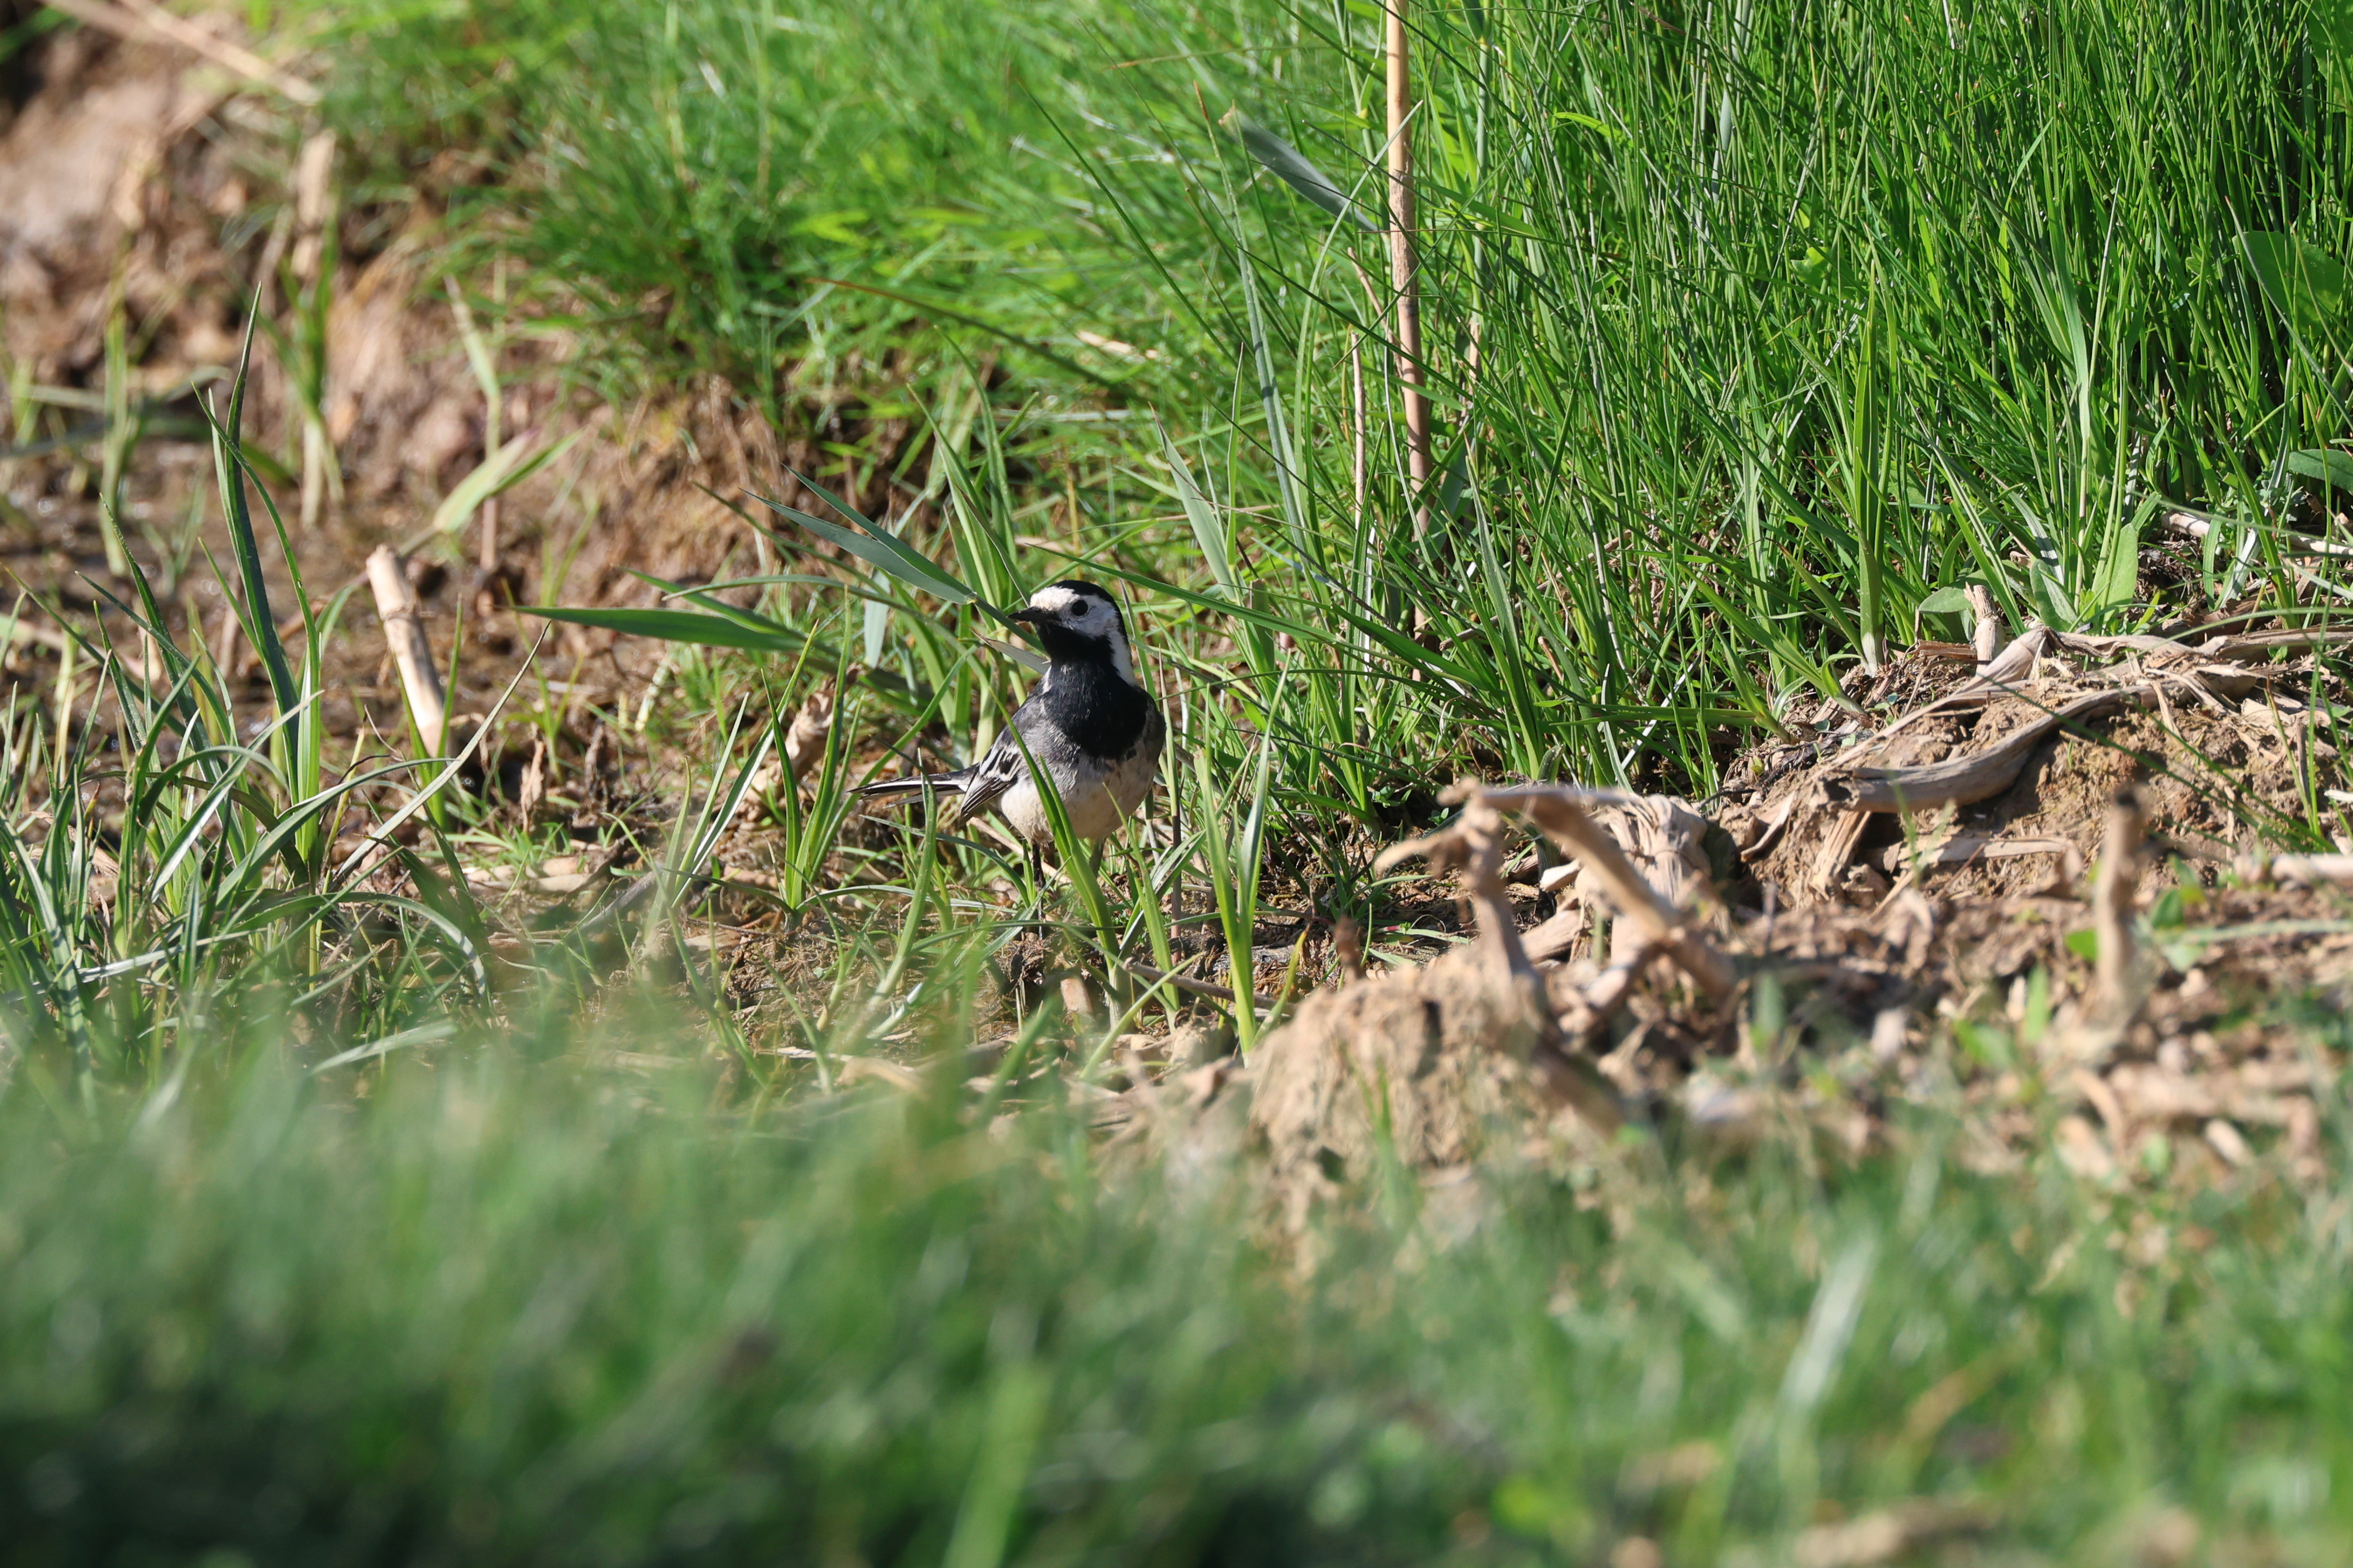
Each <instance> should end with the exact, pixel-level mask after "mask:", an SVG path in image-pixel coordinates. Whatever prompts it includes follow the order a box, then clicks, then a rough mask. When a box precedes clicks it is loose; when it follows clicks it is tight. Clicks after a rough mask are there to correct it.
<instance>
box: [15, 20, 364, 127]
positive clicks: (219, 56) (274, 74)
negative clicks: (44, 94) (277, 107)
mask: <svg viewBox="0 0 2353 1568" xmlns="http://www.w3.org/2000/svg"><path fill="white" fill-rule="evenodd" d="M49 3H50V5H52V6H54V7H55V8H56V9H58V10H59V11H63V12H64V13H65V14H66V15H67V16H71V17H72V18H74V20H76V21H78V22H80V23H81V24H83V25H84V26H91V27H96V28H99V29H100V31H103V32H108V33H112V34H113V35H114V36H115V37H118V38H136V37H140V36H141V35H142V34H153V36H154V37H159V38H164V39H168V40H170V41H171V42H173V43H175V44H177V45H179V46H180V47H182V48H184V49H186V50H187V51H188V52H189V53H191V54H195V55H201V56H203V57H204V58H206V59H208V60H210V61H212V62H213V63H214V64H215V65H217V66H222V67H225V68H227V69H228V70H230V71H233V72H235V73H236V74H237V75H238V76H241V77H244V78H245V79H247V80H248V81H252V82H257V83H259V84H260V85H261V86H263V87H266V88H268V89H270V90H271V91H272V92H275V93H277V94H278V95H279V96H280V97H281V98H286V99H290V100H293V101H294V102H296V103H300V104H303V105H305V106H308V105H311V104H315V103H317V102H318V101H319V89H317V88H315V87H313V86H311V84H310V83H309V82H307V81H304V80H302V79H300V78H299V77H290V76H288V75H287V74H286V73H285V72H283V71H281V70H280V69H278V68H276V67H275V66H272V65H271V64H270V63H269V61H268V60H265V59H263V58H261V57H260V56H259V55H257V54H255V53H254V52H253V51H252V50H250V49H248V48H243V47H239V46H237V45H236V44H232V43H230V42H229V41H228V40H227V38H222V37H216V36H215V35H213V34H212V33H210V32H207V31H206V29H205V28H203V27H202V26H198V25H197V24H196V23H194V22H191V21H188V20H186V19H185V18H184V17H181V16H174V15H173V14H172V13H171V12H169V11H166V10H165V9H164V7H163V6H161V5H156V4H155V0H49Z"/></svg>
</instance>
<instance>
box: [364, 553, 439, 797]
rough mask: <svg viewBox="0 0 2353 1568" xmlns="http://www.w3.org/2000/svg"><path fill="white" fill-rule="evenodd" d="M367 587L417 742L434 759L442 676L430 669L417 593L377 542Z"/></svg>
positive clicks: (394, 557)
mask: <svg viewBox="0 0 2353 1568" xmlns="http://www.w3.org/2000/svg"><path fill="white" fill-rule="evenodd" d="M367 574H368V586H369V587H370V588H372V589H374V590H375V613H376V616H377V618H378V619H380V620H382V621H383V622H384V640H385V647H387V648H389V649H390V650H391V652H392V661H393V663H394V664H396V665H397V666H398V667H399V668H400V688H401V690H402V691H404V692H406V694H407V697H408V714H409V717H410V718H412V719H414V720H416V721H417V744H419V745H420V746H422V747H424V749H425V751H426V753H427V755H428V756H438V755H439V754H440V751H441V741H442V738H443V736H444V735H445V734H446V733H447V732H448V727H449V721H448V710H446V709H444V708H443V707H442V705H441V678H440V676H438V674H436V673H435V672H434V668H433V645H432V644H431V643H430V642H428V641H427V640H426V637H425V623H424V621H423V620H422V618H420V617H419V616H418V614H417V594H416V591H415V590H414V589H412V588H410V587H409V585H408V574H406V573H405V572H403V571H402V570H401V569H400V557H399V556H398V555H397V554H396V553H394V552H393V548H392V546H391V545H389V544H379V545H377V546H376V548H375V553H374V554H372V555H370V556H369V557H368V562H367Z"/></svg>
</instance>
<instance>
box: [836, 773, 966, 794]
mask: <svg viewBox="0 0 2353 1568" xmlns="http://www.w3.org/2000/svg"><path fill="white" fill-rule="evenodd" d="M964 781H965V775H964V774H963V773H927V774H922V775H919V776H917V777H914V778H905V779H879V780H877V781H876V782H874V783H873V784H867V785H865V786H864V787H862V788H860V790H859V792H858V793H859V794H860V795H863V796H865V797H866V798H868V799H870V800H891V799H894V798H896V797H897V796H900V795H921V794H923V791H924V790H925V789H926V788H929V789H931V790H933V791H934V792H935V793H937V794H939V795H962V794H964Z"/></svg>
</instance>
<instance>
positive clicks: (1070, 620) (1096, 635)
mask: <svg viewBox="0 0 2353 1568" xmlns="http://www.w3.org/2000/svg"><path fill="white" fill-rule="evenodd" d="M1029 608H1030V609H1031V610H1032V611H1034V612H1035V613H1036V614H1038V615H1039V616H1045V617H1047V618H1048V621H1049V623H1050V625H1052V626H1054V627H1056V628H1057V629H1059V630H1060V631H1061V632H1063V633H1064V634H1066V635H1068V636H1071V637H1086V638H1089V639H1091V640H1097V641H1102V642H1105V643H1108V644H1110V645H1111V662H1112V667H1113V668H1115V669H1117V670H1118V671H1119V673H1120V677H1121V679H1124V680H1125V681H1126V682H1127V683H1128V684H1129V685H1131V686H1134V685H1137V684H1139V683H1138V682H1137V680H1136V679H1135V663H1134V660H1133V659H1132V658H1130V657H1129V656H1128V649H1127V634H1126V633H1125V631H1124V630H1123V629H1122V628H1121V626H1120V622H1119V611H1118V609H1117V608H1116V607H1115V606H1114V605H1113V604H1112V602H1111V601H1110V600H1109V599H1106V598H1099V597H1097V596H1096V595H1092V594H1082V593H1079V592H1076V591H1075V590H1073V589H1070V588H1065V587H1063V586H1062V585H1061V584H1059V583H1050V584H1047V585H1046V586H1045V587H1043V588H1040V589H1039V590H1038V591H1037V592H1036V593H1035V594H1032V595H1030V596H1029Z"/></svg>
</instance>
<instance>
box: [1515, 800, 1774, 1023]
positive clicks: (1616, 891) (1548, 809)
mask: <svg viewBox="0 0 2353 1568" xmlns="http://www.w3.org/2000/svg"><path fill="white" fill-rule="evenodd" d="M1484 798H1485V801H1486V802H1487V803H1488V804H1489V805H1493V806H1494V807H1495V808H1497V809H1499V810H1504V811H1512V812H1517V813H1518V814H1520V815H1521V816H1525V817H1527V818H1528V820H1530V821H1531V822H1534V823H1535V825H1536V826H1538V827H1540V828H1542V829H1543V830H1544V831H1545V833H1546V836H1547V837H1550V838H1551V839H1552V840H1553V842H1554V843H1556V844H1557V845H1559V846H1560V847H1562V848H1563V849H1565V850H1567V852H1568V853H1570V854H1571V855H1574V856H1576V857H1577V860H1578V862H1579V863H1580V864H1582V865H1583V866H1584V867H1585V868H1586V869H1587V870H1588V871H1589V872H1591V873H1592V874H1593V876H1594V878H1595V879H1596V880H1598V881H1599V883H1600V884H1601V889H1602V891H1603V892H1604V893H1606V894H1607V895H1608V896H1609V901H1610V902H1611V903H1612V904H1615V905H1616V906H1617V907H1618V911H1619V913H1620V915H1622V916H1623V917H1624V918H1625V919H1627V920H1629V921H1632V922H1633V924H1634V927H1635V929H1636V931H1638V932H1639V933H1640V934H1641V940H1643V941H1644V942H1648V943H1651V944H1654V945H1656V946H1658V947H1660V948H1661V949H1662V950H1663V951H1664V952H1667V953H1668V954H1670V955H1671V956H1672V958H1673V959H1674V961H1675V963H1677V964H1679V965H1681V966H1682V968H1683V973H1686V974H1689V975H1690V976H1691V977H1692V979H1693V980H1694V982H1695V983H1696V984H1698V986H1699V988H1700V989H1701V990H1702V991H1704V992H1705V993H1706V994H1707V996H1708V998H1709V999H1710V1000H1711V1001H1718V1002H1720V1001H1722V1000H1723V999H1724V998H1725V997H1726V996H1729V995H1731V994H1732V988H1733V984H1734V975H1733V973H1732V964H1731V963H1730V961H1728V960H1727V959H1725V956H1724V954H1722V953H1720V952H1717V951H1716V950H1715V946H1714V945H1713V944H1711V943H1710V942H1708V940H1707V939H1706V938H1705V937H1704V936H1703V935H1701V934H1700V933H1699V931H1697V930H1696V929H1695V928H1694V927H1693V926H1692V925H1691V924H1690V923H1689V922H1688V921H1685V920H1684V918H1683V912H1682V911H1681V910H1677V909H1676V908H1675V907H1674V906H1673V905H1672V904H1671V903H1669V902H1667V900H1665V899H1664V898H1662V897H1661V896H1660V893H1659V890H1658V889H1656V888H1653V887H1652V886H1651V884H1650V883H1649V881H1648V880H1646V879H1644V878H1643V876H1642V874H1641V872H1640V871H1637V870H1636V869H1634V866H1633V863H1632V862H1631V861H1630V860H1628V859H1627V858H1626V852H1625V851H1624V850H1623V849H1621V848H1620V847H1618V841H1617V840H1616V839H1614V838H1612V837H1609V833H1608V832H1606V831H1605V830H1604V829H1603V828H1602V826H1601V825H1600V824H1599V823H1598V822H1596V821H1594V820H1593V818H1592V817H1590V816H1588V815H1587V814H1586V811H1585V808H1584V807H1583V806H1582V805H1579V804H1578V803H1577V795H1576V793H1575V792H1573V791H1570V790H1567V789H1564V788H1561V787H1559V786H1557V785H1549V786H1548V785H1542V784H1529V785H1525V786H1523V787H1520V788H1517V789H1500V790H1494V791H1492V792H1489V793H1488V794H1487V795H1485V797H1484Z"/></svg>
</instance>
